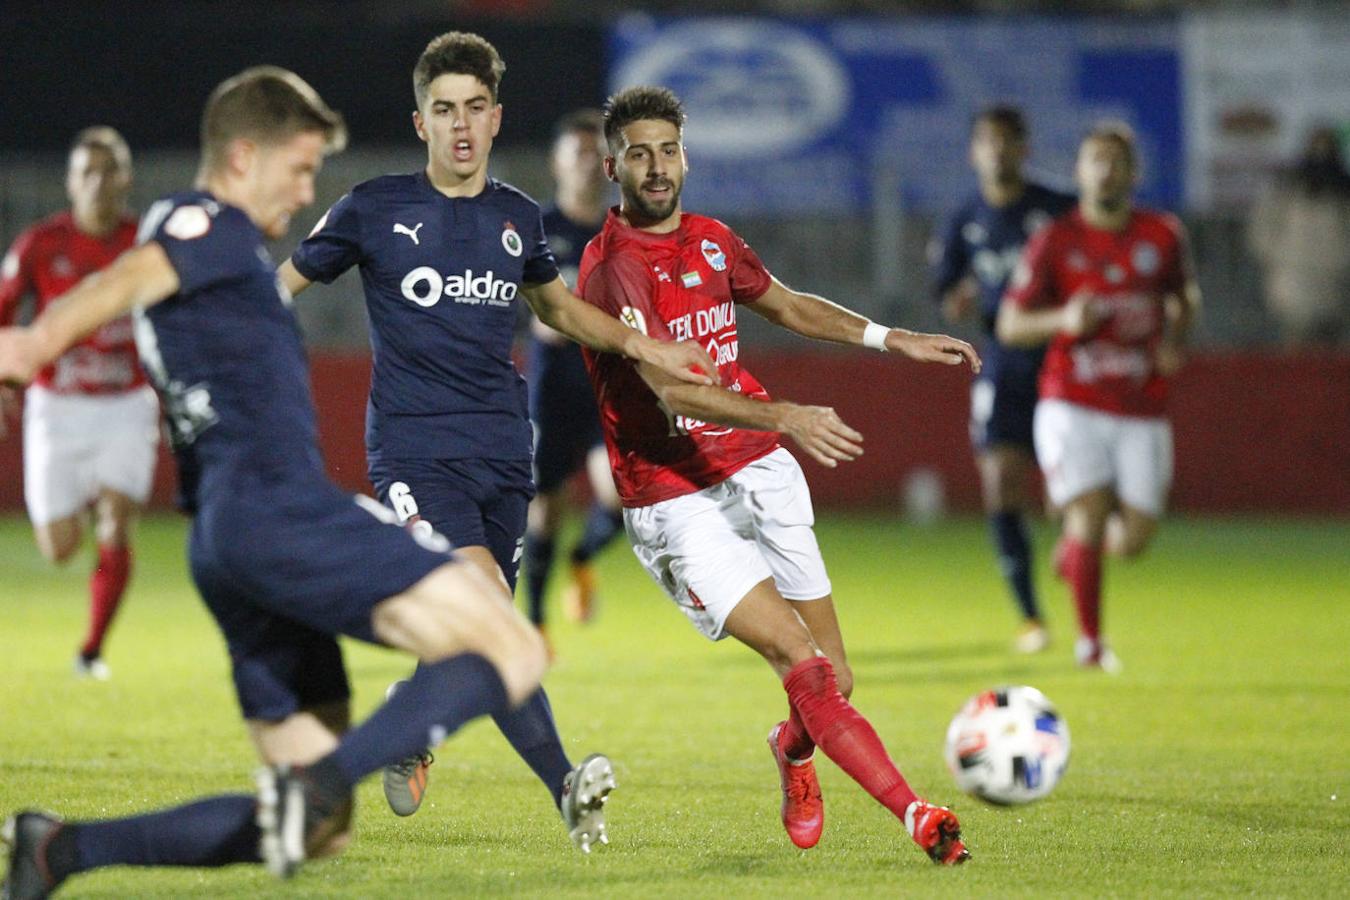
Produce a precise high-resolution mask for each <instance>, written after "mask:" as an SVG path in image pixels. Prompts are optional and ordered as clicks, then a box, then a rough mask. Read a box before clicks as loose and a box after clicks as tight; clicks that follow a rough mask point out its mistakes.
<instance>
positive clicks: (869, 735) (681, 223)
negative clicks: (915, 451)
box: [578, 87, 979, 864]
mask: <svg viewBox="0 0 1350 900" xmlns="http://www.w3.org/2000/svg"><path fill="white" fill-rule="evenodd" d="M683 126H684V110H683V107H682V105H681V103H680V101H679V99H678V98H677V97H676V96H675V94H674V93H672V92H671V91H669V90H666V89H664V88H654V87H639V88H632V89H629V90H626V91H623V92H621V93H619V94H617V95H615V96H614V97H611V98H610V100H609V102H608V104H607V105H606V110H605V137H606V140H607V142H608V152H609V155H608V156H607V157H606V159H605V171H606V174H607V175H608V176H609V178H610V179H611V180H613V181H615V182H617V183H618V185H619V187H620V190H621V196H622V201H621V204H620V206H619V207H618V208H617V209H613V210H611V211H610V213H609V216H608V217H607V219H606V221H605V225H604V229H603V230H602V231H601V233H600V234H599V235H598V236H597V237H596V238H595V239H594V240H592V241H591V243H590V244H589V245H588V246H587V248H586V252H585V254H584V256H583V257H582V262H581V271H580V275H579V277H578V285H579V289H580V292H581V293H582V295H583V296H584V297H585V299H586V300H587V301H588V302H590V303H593V304H595V305H596V306H597V307H599V308H601V309H603V310H605V311H607V312H609V313H611V314H612V315H615V316H618V317H619V318H620V319H622V320H623V321H624V322H626V323H628V324H629V325H630V326H631V327H633V328H635V329H637V330H639V331H641V332H643V333H645V334H648V335H650V336H652V337H658V338H660V339H662V340H667V341H673V340H686V339H693V340H696V341H697V342H698V343H699V344H701V345H703V346H705V347H706V348H707V349H708V351H709V353H710V354H711V355H713V356H714V357H716V359H717V364H718V372H719V375H720V376H721V380H722V384H721V385H720V386H710V385H682V384H681V383H679V382H677V381H676V380H675V379H674V378H672V377H670V376H669V375H667V374H664V373H662V372H660V371H658V370H656V369H655V368H653V367H652V366H650V365H647V364H646V363H639V364H634V363H632V362H629V361H627V360H625V359H623V358H621V357H619V356H618V355H616V354H607V353H596V352H593V351H590V350H587V351H586V362H587V367H588V368H589V370H590V374H591V382H592V385H593V387H594V388H595V392H596V397H597V399H598V401H599V404H600V414H601V420H602V423H603V426H604V432H605V442H606V444H607V445H608V449H609V458H610V465H611V467H612V468H613V470H614V476H615V482H616V484H617V486H618V489H619V496H620V498H621V500H622V502H623V505H624V524H625V527H626V528H627V531H628V536H629V540H630V542H631V543H632V544H633V547H634V550H635V552H636V553H637V556H638V559H639V561H640V562H641V563H642V564H643V566H644V567H645V568H646V569H647V571H648V572H649V573H650V574H651V576H652V577H653V579H655V580H656V582H657V583H658V584H660V585H661V587H662V588H663V589H664V590H665V592H666V593H667V594H668V595H669V596H670V598H671V599H672V600H674V601H675V603H676V604H678V606H679V608H680V611H681V612H683V613H684V614H685V615H686V616H688V618H689V619H690V621H692V622H693V624H694V626H695V627H696V628H698V629H699V631H701V632H702V633H703V634H704V635H705V636H707V637H708V638H710V639H713V640H716V639H719V638H722V637H724V636H726V635H731V636H732V637H735V638H736V639H737V640H739V641H741V642H742V643H744V644H746V645H748V646H749V647H750V648H751V649H753V650H754V651H756V652H757V653H759V654H760V655H761V656H763V657H764V659H765V660H766V661H767V662H768V663H769V665H770V666H772V667H773V669H774V671H775V672H776V673H777V674H778V675H779V677H781V678H782V679H783V686H784V688H785V689H786V691H787V695H788V707H789V716H788V719H787V720H786V721H784V722H780V723H779V724H778V725H776V726H774V728H773V730H772V731H771V732H770V734H769V748H770V750H771V751H772V753H773V757H774V761H775V763H776V764H777V766H778V770H779V776H780V782H781V786H782V790H783V805H782V819H783V825H784V827H785V828H786V829H787V832H788V836H789V837H790V838H791V839H792V841H793V843H794V844H796V845H797V846H798V847H803V848H805V847H812V846H814V845H815V844H816V842H817V841H818V840H819V839H820V835H821V830H822V827H823V825H824V808H823V806H822V803H821V796H820V785H819V783H818V782H817V780H816V775H815V771H814V769H813V767H812V764H811V757H812V754H813V751H814V750H815V747H816V746H817V745H819V746H820V748H821V749H822V750H823V751H824V752H825V755H826V756H828V757H829V758H830V759H832V760H833V761H834V762H836V763H837V764H838V765H839V766H840V768H842V769H843V770H844V771H845V772H847V773H848V774H849V775H850V776H852V777H853V778H854V779H855V780H856V781H857V782H858V783H859V784H860V785H862V787H863V788H864V789H865V790H866V791H867V792H868V793H869V794H871V795H872V796H873V797H874V798H876V799H877V801H878V802H880V803H881V804H882V805H884V806H885V807H886V808H887V809H889V810H890V811H891V812H892V813H894V814H895V815H896V816H897V817H898V818H900V819H901V820H902V821H904V823H905V826H906V828H907V829H908V831H909V833H910V835H911V836H912V837H913V839H914V840H915V841H916V842H917V843H918V844H919V846H920V847H922V848H923V849H924V850H925V851H926V852H927V853H928V855H929V856H930V857H931V858H932V859H933V860H934V861H936V862H939V863H946V864H953V863H958V862H961V861H963V860H964V859H965V858H966V857H967V856H968V853H967V852H966V847H965V844H964V843H963V842H962V840H961V832H960V825H959V824H958V823H957V820H956V817H955V816H954V815H953V814H952V813H951V811H950V810H947V809H945V808H943V807H940V806H934V805H930V804H928V803H926V802H924V801H923V800H920V799H919V798H918V797H917V796H916V795H915V794H914V792H913V791H912V790H911V789H910V787H909V785H908V784H907V783H906V782H905V779H904V777H903V776H902V775H901V774H900V772H899V771H898V770H897V769H896V767H895V764H894V763H893V762H892V761H891V759H890V757H889V756H888V755H887V753H886V749H885V747H884V746H882V743H881V740H880V739H879V738H878V737H877V734H876V732H875V731H874V730H873V729H872V726H871V725H870V724H869V723H868V722H867V720H866V719H864V718H863V717H862V715H861V714H860V713H859V712H858V711H857V710H856V709H854V708H853V706H852V705H850V703H849V701H848V699H847V698H848V695H849V694H850V692H851V691H852V687H853V677H852V673H851V671H850V670H849V667H848V661H847V657H846V654H845V652H844V643H843V638H842V637H841V635H840V632H839V623H838V620H837V619H836V617H835V612H834V601H833V599H832V597H831V588H830V581H829V577H828V576H827V575H826V573H825V566H824V563H823V561H822V560H821V556H820V549H819V547H818V546H817V544H816V539H815V534H814V532H813V531H812V527H811V526H812V523H813V521H814V516H813V513H812V509H811V495H810V492H809V490H808V489H807V485H806V480H805V478H804V477H803V476H802V471H801V469H800V467H799V466H798V465H797V462H796V460H795V459H794V458H793V457H792V454H790V453H789V452H788V451H787V450H786V449H784V448H783V447H782V446H780V443H779V434H780V433H786V434H787V435H788V436H789V437H791V438H792V439H793V440H794V441H795V442H796V443H797V444H798V446H800V447H801V448H802V449H803V450H805V451H806V453H807V454H809V455H810V456H811V457H812V458H814V459H816V460H817V461H819V462H820V463H822V464H823V465H826V466H831V467H833V466H836V465H838V463H839V462H840V461H841V460H844V461H847V460H852V459H855V458H856V457H857V456H858V455H859V454H861V453H862V435H860V434H859V433H858V432H856V431H854V430H853V429H852V428H850V427H849V426H848V425H846V424H844V422H843V421H841V420H840V418H839V416H838V415H836V414H835V412H834V410H832V409H830V408H828V407H822V406H801V405H797V404H795V403H787V402H784V401H781V400H779V401H773V400H770V399H769V395H768V393H767V392H766V391H765V390H764V388H763V387H762V386H761V385H760V383H759V382H758V381H757V380H755V377H754V376H753V375H751V374H750V373H749V372H748V371H746V370H745V369H744V368H742V367H741V365H740V361H739V355H740V353H739V344H738V342H737V334H736V306H737V304H738V303H740V304H745V305H746V306H747V308H749V309H752V310H754V311H755V312H757V313H759V314H760V315H762V316H764V317H765V318H766V319H768V320H769V321H771V322H774V323H776V324H779V325H781V326H783V327H785V328H787V329H789V330H791V331H795V332H797V333H798V334H802V335H805V336H807V337H813V338H819V339H822V340H829V341H834V342H836V343H843V344H863V345H865V346H870V347H872V348H874V349H877V350H893V351H896V352H898V353H902V354H904V355H905V356H908V357H910V358H913V359H918V360H922V361H926V362H942V363H946V364H948V365H959V364H960V363H962V362H968V363H970V365H971V366H972V367H974V368H978V366H979V360H978V357H977V356H976V354H975V351H974V349H973V348H972V347H971V346H970V345H969V344H966V343H965V342H963V341H958V340H956V339H954V338H949V337H945V336H941V335H929V334H916V333H914V332H910V331H905V330H903V329H898V328H886V327H884V326H882V325H877V324H875V323H872V322H869V321H868V320H867V319H865V318H863V317H862V316H859V315H857V314H855V313H852V312H850V311H848V310H846V309H844V308H842V307H840V306H837V305H835V304H834V303H831V302H830V301H828V300H825V299H823V298H821V297H817V296H814V295H811V294H803V293H799V292H797V291H793V290H791V289H789V288H787V287H785V286H784V285H783V284H782V283H781V282H779V281H777V280H776V279H775V278H774V277H773V276H772V275H770V274H769V272H768V270H767V269H765V267H764V265H763V263H761V262H760V260H759V257H758V256H756V255H755V252H754V251H753V250H751V249H750V248H749V247H748V246H747V245H746V243H745V242H744V241H743V240H741V239H740V237H738V236H737V235H736V234H735V233H734V232H733V231H732V230H731V229H729V228H728V227H727V226H726V225H723V224H722V223H721V222H718V221H716V220H714V219H709V218H706V217H704V216H698V215H692V214H689V213H683V212H681V210H680V190H681V188H682V187H683V185H684V179H685V174H686V170H687V166H686V161H685V153H684V146H683V144H682V136H683Z"/></svg>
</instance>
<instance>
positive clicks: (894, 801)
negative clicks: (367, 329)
mask: <svg viewBox="0 0 1350 900" xmlns="http://www.w3.org/2000/svg"><path fill="white" fill-rule="evenodd" d="M783 687H784V688H785V689H786V690H787V695H788V700H789V701H791V703H792V711H793V716H794V719H789V720H788V728H789V730H791V729H792V727H793V725H792V723H793V721H794V720H796V719H797V718H798V717H799V718H800V721H801V722H802V724H804V725H805V728H806V731H807V732H808V734H809V735H810V738H811V739H812V740H814V741H815V743H816V744H817V745H819V747H820V749H821V750H823V751H824V752H825V755H826V756H828V757H829V758H830V759H831V760H833V761H834V763H835V764H836V765H838V766H839V768H841V769H843V770H844V771H845V772H847V773H848V774H849V776H850V777H852V778H853V780H854V781H856V782H858V784H860V785H862V788H863V790H865V791H867V793H869V794H871V795H872V796H873V797H874V798H875V799H876V800H877V802H879V803H880V804H881V805H882V806H884V807H886V808H887V809H889V810H890V811H891V812H892V813H894V814H895V816H896V817H897V818H899V819H902V820H903V819H904V817H905V809H906V808H907V807H908V806H909V804H910V803H912V802H914V801H915V800H917V799H918V798H917V797H916V796H915V795H914V792H913V791H912V790H910V789H909V785H908V784H907V783H906V782H905V778H904V776H903V775H901V774H900V772H899V770H898V769H896V767H895V763H893V762H891V758H890V756H889V755H887V753H886V748H885V747H884V746H882V743H881V739H880V738H879V737H877V733H876V731H874V730H873V729H872V726H871V725H870V724H868V721H867V720H866V719H864V718H863V717H862V714H861V713H859V712H858V711H857V710H856V709H854V708H853V707H852V706H851V705H850V704H849V702H848V701H847V700H846V699H844V695H843V694H841V693H839V685H838V683H837V682H836V681H835V678H834V666H833V665H832V664H831V663H830V661H829V659H827V658H826V657H823V656H817V657H815V658H813V659H808V660H806V661H805V662H800V663H797V665H795V666H793V667H792V669H791V671H789V672H788V673H787V677H785V678H784V679H783ZM782 747H783V751H784V752H785V753H787V754H788V755H789V756H792V757H793V758H798V759H800V758H801V757H798V756H797V755H796V753H794V752H792V751H794V750H796V749H797V748H796V747H795V746H794V745H793V744H792V743H789V739H788V738H784V740H783V744H782Z"/></svg>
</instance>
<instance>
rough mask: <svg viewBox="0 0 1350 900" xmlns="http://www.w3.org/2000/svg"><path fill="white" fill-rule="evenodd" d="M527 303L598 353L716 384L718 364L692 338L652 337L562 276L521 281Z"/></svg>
mask: <svg viewBox="0 0 1350 900" xmlns="http://www.w3.org/2000/svg"><path fill="white" fill-rule="evenodd" d="M521 293H523V294H524V295H525V300H526V302H527V303H529V304H530V309H532V310H533V311H534V314H535V315H536V316H538V317H539V321H541V322H543V323H544V324H545V325H547V326H549V327H550V328H552V329H554V330H555V331H560V332H562V333H563V334H565V335H567V336H568V337H569V338H571V339H572V340H574V341H576V342H577V343H578V344H584V345H585V346H587V347H590V348H591V349H592V350H598V351H600V352H601V353H618V354H622V355H623V356H626V357H628V358H629V359H633V360H637V361H638V362H640V363H648V364H650V365H653V366H655V367H656V368H658V369H660V370H661V371H663V372H666V373H668V374H669V375H671V376H672V377H673V378H674V379H675V380H677V381H684V382H689V383H690V384H709V385H710V384H717V382H718V376H717V364H716V363H715V362H714V361H713V359H712V357H710V356H709V355H708V352H707V351H706V350H704V349H703V348H702V347H700V346H699V345H698V344H695V343H694V342H693V341H677V342H674V341H657V340H653V339H652V338H649V337H647V336H646V335H645V334H642V333H640V332H638V331H634V330H633V329H632V328H629V327H628V326H626V325H624V324H623V323H622V322H620V321H619V320H618V319H616V318H614V317H613V316H611V315H609V314H608V313H606V312H604V311H602V310H599V309H597V308H596V307H594V306H592V305H591V304H589V303H587V302H586V301H585V300H582V299H581V298H580V297H578V296H576V295H575V294H573V293H572V292H571V291H569V290H568V289H567V284H566V282H564V281H563V280H562V278H555V279H553V280H552V281H550V282H549V283H547V284H524V285H521Z"/></svg>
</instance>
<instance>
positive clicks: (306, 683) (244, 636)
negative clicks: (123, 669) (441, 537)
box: [188, 475, 451, 721]
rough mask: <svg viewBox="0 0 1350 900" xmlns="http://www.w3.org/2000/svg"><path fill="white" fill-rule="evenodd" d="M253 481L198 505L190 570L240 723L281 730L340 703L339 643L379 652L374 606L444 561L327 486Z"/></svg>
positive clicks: (317, 480) (343, 687)
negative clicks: (345, 640)
mask: <svg viewBox="0 0 1350 900" xmlns="http://www.w3.org/2000/svg"><path fill="white" fill-rule="evenodd" d="M249 481H250V479H240V480H239V481H238V482H237V483H236V485H237V487H238V490H236V491H235V492H233V493H231V494H230V496H228V497H226V498H225V499H223V500H216V499H214V498H213V499H212V500H210V501H209V502H207V503H205V504H203V506H202V508H201V509H200V510H199V511H198V513H197V515H196V517H195V518H194V520H193V523H192V531H191V535H190V537H189V541H188V561H189V563H190V565H191V569H192V578H193V581H195V582H196V584H197V588H198V590H199V591H200V592H201V595H202V599H203V600H205V601H206V605H207V607H208V608H209V609H210V610H211V614H212V615H213V616H215V619H216V622H217V623H219V625H220V629H221V631H222V632H224V634H225V641H226V644H227V645H228V647H229V652H230V661H231V664H232V665H233V668H234V683H235V690H236V692H237V694H238V696H239V705H240V707H241V708H242V710H243V713H244V718H246V719H261V720H265V721H279V720H281V719H284V718H286V717H287V716H289V715H291V714H292V713H294V712H296V711H297V710H301V709H305V708H307V707H312V706H315V705H318V704H324V703H331V702H336V701H342V700H345V699H347V697H348V696H349V695H350V690H349V688H348V685H347V675H346V672H345V671H344V669H343V665H342V655H341V653H340V651H339V649H338V645H337V641H336V636H337V635H339V634H345V635H349V636H351V637H355V638H359V639H361V640H364V641H369V642H372V643H378V640H377V639H376V637H375V634H374V630H373V627H372V624H371V612H372V610H373V609H374V607H375V606H376V604H378V603H379V602H380V601H382V600H385V599H387V598H389V597H393V596H395V595H397V594H400V593H402V592H403V591H405V590H407V589H408V588H410V587H411V586H412V585H414V584H416V583H417V582H418V581H420V580H421V579H422V578H424V577H425V576H426V575H427V574H428V573H430V572H431V571H432V570H433V569H436V568H437V567H439V566H442V565H444V564H445V563H446V562H448V561H449V560H450V559H451V556H450V554H449V553H448V552H446V551H445V550H437V549H432V547H431V545H430V542H423V543H419V542H418V540H416V539H414V538H413V537H412V536H411V535H410V534H409V533H408V532H407V531H406V530H405V529H404V528H402V527H401V526H400V525H398V524H397V522H396V521H395V520H394V519H393V517H392V516H389V517H388V518H387V520H385V521H382V520H381V519H380V518H378V517H377V516H376V515H375V514H373V513H372V512H371V511H370V510H368V509H363V508H362V507H361V506H359V505H358V504H357V502H356V501H355V498H353V496H352V495H351V494H348V493H345V492H343V491H341V490H339V489H338V488H337V487H336V486H334V485H333V484H332V483H331V482H329V481H327V480H326V479H324V478H321V477H317V476H309V475H305V476H302V477H285V478H281V479H275V480H270V481H269V482H268V483H266V484H263V483H262V479H261V478H259V479H257V480H256V481H255V482H254V483H252V484H250V483H248V482H249ZM365 502H366V503H368V504H369V505H370V506H371V507H374V509H375V511H377V512H380V513H386V514H387V511H385V510H382V509H380V507H379V505H378V504H376V503H375V501H373V500H370V499H369V498H366V500H365Z"/></svg>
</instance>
